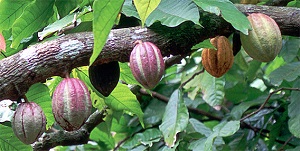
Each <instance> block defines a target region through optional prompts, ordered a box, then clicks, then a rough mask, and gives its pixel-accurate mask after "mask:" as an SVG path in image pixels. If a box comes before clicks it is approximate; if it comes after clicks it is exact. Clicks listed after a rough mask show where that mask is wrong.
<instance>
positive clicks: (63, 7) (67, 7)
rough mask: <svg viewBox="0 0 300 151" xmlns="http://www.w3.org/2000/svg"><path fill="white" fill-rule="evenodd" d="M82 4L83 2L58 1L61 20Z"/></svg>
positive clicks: (57, 5)
mask: <svg viewBox="0 0 300 151" xmlns="http://www.w3.org/2000/svg"><path fill="white" fill-rule="evenodd" d="M80 3H82V0H56V1H55V6H56V7H57V11H58V14H59V16H60V18H62V17H65V16H66V15H68V14H69V13H70V11H71V10H74V9H75V8H76V7H78V6H79V4H80Z"/></svg>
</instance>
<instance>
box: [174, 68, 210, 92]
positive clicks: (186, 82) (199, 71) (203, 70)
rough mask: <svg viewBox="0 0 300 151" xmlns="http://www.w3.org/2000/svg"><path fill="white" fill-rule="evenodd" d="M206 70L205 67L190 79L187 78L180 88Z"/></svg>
mask: <svg viewBox="0 0 300 151" xmlns="http://www.w3.org/2000/svg"><path fill="white" fill-rule="evenodd" d="M204 71H205V70H204V68H203V69H202V70H200V71H198V72H196V73H194V74H193V76H192V77H190V78H189V79H188V80H186V81H185V82H183V83H182V84H181V85H180V86H179V89H182V88H183V87H184V86H185V85H186V84H187V83H189V82H190V81H192V80H193V79H194V78H195V77H196V76H197V75H199V74H201V73H203V72H204Z"/></svg>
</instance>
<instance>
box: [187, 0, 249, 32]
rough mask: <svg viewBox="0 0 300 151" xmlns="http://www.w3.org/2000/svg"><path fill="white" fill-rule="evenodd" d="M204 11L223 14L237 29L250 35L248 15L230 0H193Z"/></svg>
mask: <svg viewBox="0 0 300 151" xmlns="http://www.w3.org/2000/svg"><path fill="white" fill-rule="evenodd" d="M193 1H194V2H195V3H196V4H197V5H198V6H199V7H201V8H202V9H203V10H204V11H207V12H210V13H214V14H216V15H218V16H219V15H221V16H222V17H223V18H224V19H225V20H226V21H227V22H229V23H230V24H231V25H232V26H233V27H234V28H235V29H236V30H239V31H241V32H242V33H244V34H246V35H248V30H249V29H251V25H250V22H249V20H248V19H247V17H246V16H245V15H244V14H243V13H241V12H240V11H239V10H238V9H237V8H236V7H235V6H234V5H233V4H232V2H230V1H229V0H209V1H208V0H193Z"/></svg>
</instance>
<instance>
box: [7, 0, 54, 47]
mask: <svg viewBox="0 0 300 151" xmlns="http://www.w3.org/2000/svg"><path fill="white" fill-rule="evenodd" d="M54 2H55V1H54V0H47V1H45V0H35V1H33V2H32V3H30V4H29V5H28V7H26V8H25V10H24V12H23V14H22V15H21V16H20V17H19V18H17V19H16V20H15V23H14V24H13V27H12V35H13V42H12V44H11V46H12V47H13V48H17V47H18V46H19V44H20V42H21V40H22V39H24V38H27V37H29V36H30V35H32V34H33V33H34V32H36V31H38V30H39V29H40V28H42V27H44V26H45V25H46V24H47V22H48V20H49V19H50V17H52V16H53V13H54V8H53V6H54Z"/></svg>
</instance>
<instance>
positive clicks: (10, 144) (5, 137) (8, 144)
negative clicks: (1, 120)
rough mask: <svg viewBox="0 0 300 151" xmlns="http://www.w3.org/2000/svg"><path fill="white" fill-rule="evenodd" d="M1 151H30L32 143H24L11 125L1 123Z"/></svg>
mask: <svg viewBox="0 0 300 151" xmlns="http://www.w3.org/2000/svg"><path fill="white" fill-rule="evenodd" d="M0 130H1V133H0V151H28V150H32V148H31V146H30V145H25V144H24V143H22V142H21V141H20V140H19V139H18V138H17V137H16V136H15V135H14V132H13V130H12V128H11V127H9V126H5V125H2V124H0Z"/></svg>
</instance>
